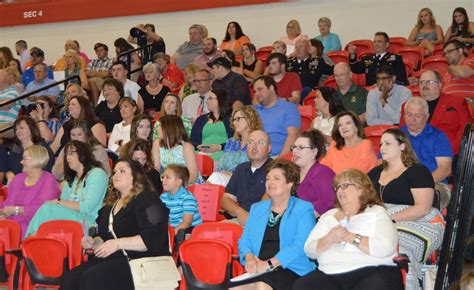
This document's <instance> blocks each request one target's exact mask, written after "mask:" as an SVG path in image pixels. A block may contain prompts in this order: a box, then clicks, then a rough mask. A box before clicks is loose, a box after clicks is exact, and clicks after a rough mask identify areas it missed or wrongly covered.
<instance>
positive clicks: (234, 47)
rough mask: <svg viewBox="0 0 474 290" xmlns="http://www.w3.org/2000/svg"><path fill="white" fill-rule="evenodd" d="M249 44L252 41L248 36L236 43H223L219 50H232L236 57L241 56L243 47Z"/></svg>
mask: <svg viewBox="0 0 474 290" xmlns="http://www.w3.org/2000/svg"><path fill="white" fill-rule="evenodd" d="M249 42H250V39H249V38H248V37H247V36H246V35H244V36H241V37H240V38H239V39H236V40H234V41H231V40H229V41H223V42H222V43H221V45H220V46H219V49H220V50H223V49H228V50H232V51H233V52H234V53H235V54H236V55H240V54H242V45H243V44H246V43H249ZM236 51H238V54H237V53H236Z"/></svg>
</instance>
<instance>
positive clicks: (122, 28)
mask: <svg viewBox="0 0 474 290" xmlns="http://www.w3.org/2000/svg"><path fill="white" fill-rule="evenodd" d="M458 6H462V7H465V8H466V9H467V11H468V13H469V14H470V15H469V16H470V17H471V19H474V13H473V11H474V0H459V1H454V0H432V1H426V0H425V1H422V0H398V1H397V0H346V1H344V0H299V1H292V2H284V3H272V4H265V5H252V6H240V7H230V8H219V9H207V10H195V11H185V12H176V13H164V14H148V15H140V16H129V17H114V18H103V19H96V20H84V21H71V22H61V23H52V24H37V25H28V26H14V27H6V28H0V46H9V47H10V48H12V49H13V48H14V44H15V42H16V40H18V39H25V40H26V41H27V42H28V45H29V47H32V46H38V47H41V48H42V49H43V50H44V51H45V53H46V62H47V63H50V64H51V63H53V62H54V61H55V60H56V59H58V58H59V57H61V56H62V54H63V53H64V42H65V40H66V39H76V40H78V41H79V42H80V44H81V50H82V51H85V52H86V53H87V54H88V55H89V56H92V57H95V55H94V53H93V49H92V47H93V45H94V43H96V42H99V41H100V42H104V43H106V44H107V45H109V48H111V49H113V41H114V40H115V39H116V38H118V37H125V38H126V37H127V35H128V31H129V29H130V27H132V26H134V25H135V24H137V23H154V24H155V26H156V27H157V32H158V33H159V34H160V35H162V36H163V38H164V39H165V42H166V46H167V52H168V53H170V54H172V53H173V52H174V51H175V50H176V48H177V47H178V45H180V44H181V43H182V42H183V41H184V40H186V38H187V28H188V27H189V25H191V24H193V23H202V24H205V25H206V26H207V27H208V30H209V35H210V36H213V37H215V38H216V39H217V40H218V42H220V41H221V40H222V38H223V36H224V33H225V27H226V25H227V22H229V21H233V20H235V21H238V22H239V23H240V24H241V25H242V27H243V29H244V32H245V33H246V34H247V35H248V36H249V37H250V39H251V41H252V42H253V43H255V44H256V46H257V47H260V46H264V45H270V44H271V43H272V42H273V41H274V40H276V39H278V38H279V37H280V36H281V35H283V34H285V29H286V23H287V22H288V20H290V19H292V18H295V19H297V20H298V21H299V22H300V24H301V26H302V29H303V33H305V34H308V35H309V36H311V37H313V36H315V35H317V34H319V33H318V30H317V26H316V22H317V19H318V18H319V17H321V16H327V17H329V18H331V20H332V22H333V25H332V29H331V31H332V32H335V33H338V34H339V36H340V37H341V41H342V43H343V45H345V43H347V42H348V41H350V40H352V39H362V38H369V39H372V37H373V34H374V32H376V31H386V32H387V33H388V34H389V35H390V36H405V37H407V36H408V34H409V33H410V30H411V29H412V27H413V26H414V24H415V22H416V16H417V14H418V11H419V10H420V9H421V8H423V7H430V8H431V9H432V10H433V13H434V15H435V17H436V19H437V23H438V24H440V25H441V27H443V30H446V29H447V27H448V26H449V25H450V22H451V17H452V11H453V9H454V8H455V7H458ZM72 9H74V8H72Z"/></svg>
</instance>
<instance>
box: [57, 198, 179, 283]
mask: <svg viewBox="0 0 474 290" xmlns="http://www.w3.org/2000/svg"><path fill="white" fill-rule="evenodd" d="M110 210H111V207H110V206H105V207H103V208H102V209H101V210H100V211H99V216H98V217H97V220H96V221H97V225H98V229H99V236H100V237H101V238H102V239H103V240H104V241H107V240H110V239H113V236H112V234H111V233H110V232H109V231H108V221H109V213H110ZM168 216H169V210H168V208H167V207H166V206H165V205H164V204H163V203H162V202H161V200H160V197H159V195H157V194H156V193H153V192H146V191H145V192H142V193H140V194H138V195H137V196H136V197H135V199H133V200H132V201H130V202H129V203H128V204H127V206H126V207H125V208H122V209H120V211H119V212H118V213H117V214H116V215H115V216H114V223H113V227H114V232H115V234H116V235H117V237H118V238H122V237H133V236H136V235H140V236H141V238H142V239H143V242H144V243H145V245H146V247H147V251H145V252H138V251H130V250H127V253H128V256H129V258H131V259H138V258H143V257H152V256H169V255H170V253H169V244H168ZM61 282H62V283H61V289H67V290H69V289H81V290H92V289H94V290H95V289H97V290H107V289H110V290H116V289H121V290H128V289H130V290H133V289H134V286H133V278H132V274H131V272H130V266H129V265H128V260H127V258H126V257H125V256H124V254H123V253H122V251H120V250H119V251H116V252H115V253H113V254H112V255H110V256H109V257H107V258H95V257H94V258H92V259H90V260H89V261H88V262H87V263H85V264H82V265H80V266H78V267H76V268H74V269H72V270H71V271H69V272H66V273H65V274H64V276H63V278H62V281H61Z"/></svg>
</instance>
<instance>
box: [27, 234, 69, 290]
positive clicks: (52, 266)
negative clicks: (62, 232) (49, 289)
mask: <svg viewBox="0 0 474 290" xmlns="http://www.w3.org/2000/svg"><path fill="white" fill-rule="evenodd" d="M22 254H23V258H24V260H25V265H26V269H27V270H28V275H29V277H30V278H31V281H32V282H33V284H41V285H59V284H60V282H61V276H62V275H63V274H64V272H65V271H66V270H67V267H68V266H67V265H68V246H67V243H66V242H65V241H64V240H62V239H60V238H56V237H46V236H30V237H28V238H26V239H24V240H23V242H22Z"/></svg>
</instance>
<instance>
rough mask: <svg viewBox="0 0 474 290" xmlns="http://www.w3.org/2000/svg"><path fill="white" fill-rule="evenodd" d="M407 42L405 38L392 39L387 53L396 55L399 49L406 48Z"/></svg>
mask: <svg viewBox="0 0 474 290" xmlns="http://www.w3.org/2000/svg"><path fill="white" fill-rule="evenodd" d="M405 41H407V39H406V38H405V37H401V36H396V37H390V45H389V46H388V48H387V51H388V52H390V53H395V52H396V51H397V49H399V48H400V47H403V46H405Z"/></svg>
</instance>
